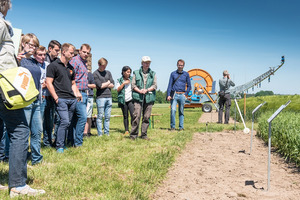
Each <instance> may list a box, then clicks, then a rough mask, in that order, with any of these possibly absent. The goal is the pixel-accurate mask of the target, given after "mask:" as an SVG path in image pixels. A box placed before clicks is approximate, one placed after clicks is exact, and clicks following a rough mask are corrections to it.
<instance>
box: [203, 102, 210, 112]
mask: <svg viewBox="0 0 300 200" xmlns="http://www.w3.org/2000/svg"><path fill="white" fill-rule="evenodd" d="M202 111H203V112H205V113H209V112H211V111H212V106H211V105H210V104H207V103H206V104H204V105H203V106H202Z"/></svg>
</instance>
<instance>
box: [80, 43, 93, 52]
mask: <svg viewBox="0 0 300 200" xmlns="http://www.w3.org/2000/svg"><path fill="white" fill-rule="evenodd" d="M83 47H85V48H87V50H90V51H91V50H92V48H91V46H90V45H89V44H83V45H81V47H80V50H82V48H83Z"/></svg>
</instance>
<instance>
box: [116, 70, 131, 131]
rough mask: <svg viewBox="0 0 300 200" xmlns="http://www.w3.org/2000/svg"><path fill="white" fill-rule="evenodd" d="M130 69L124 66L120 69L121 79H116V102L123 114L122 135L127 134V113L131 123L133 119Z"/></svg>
mask: <svg viewBox="0 0 300 200" xmlns="http://www.w3.org/2000/svg"><path fill="white" fill-rule="evenodd" d="M131 71H132V70H131V68H130V67H128V66H124V67H123V68H122V72H121V74H122V77H121V78H119V79H118V81H117V84H116V88H117V91H118V102H119V107H120V108H121V109H122V112H123V122H124V127H125V133H124V135H127V134H129V132H128V130H129V123H128V111H129V113H130V117H131V123H132V119H133V111H134V105H133V102H132V89H131V80H132V77H131V76H130V75H131Z"/></svg>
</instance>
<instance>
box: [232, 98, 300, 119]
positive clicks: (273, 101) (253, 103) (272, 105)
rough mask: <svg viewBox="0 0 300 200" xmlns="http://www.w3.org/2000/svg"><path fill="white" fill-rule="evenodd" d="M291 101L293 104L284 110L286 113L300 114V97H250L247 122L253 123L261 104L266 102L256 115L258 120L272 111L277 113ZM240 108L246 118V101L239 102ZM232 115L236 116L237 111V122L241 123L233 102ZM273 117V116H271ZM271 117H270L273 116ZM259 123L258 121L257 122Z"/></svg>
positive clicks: (240, 100)
mask: <svg viewBox="0 0 300 200" xmlns="http://www.w3.org/2000/svg"><path fill="white" fill-rule="evenodd" d="M289 100H291V103H290V104H289V105H288V106H287V107H286V108H285V109H284V110H285V111H293V112H299V113H300V106H299V105H300V95H273V96H263V97H250V98H247V99H246V116H245V118H244V120H245V121H252V111H253V110H254V109H255V108H256V107H257V106H258V105H259V104H261V103H263V102H266V104H265V105H263V106H262V107H261V108H260V109H259V110H258V111H257V112H256V113H255V119H257V118H258V117H259V116H260V115H261V114H262V113H265V112H267V111H270V112H271V113H272V112H273V113H274V112H275V111H276V110H277V109H278V108H279V107H280V106H281V105H283V104H285V103H286V102H287V101H289ZM238 104H239V108H240V110H241V113H242V115H243V116H244V99H239V100H238ZM231 105H232V106H231V109H230V115H231V116H232V117H234V116H235V110H236V112H237V121H240V116H239V114H238V111H237V109H236V108H235V102H234V100H232V102H231ZM271 115H272V114H271ZM271 115H270V116H271ZM255 121H257V120H255Z"/></svg>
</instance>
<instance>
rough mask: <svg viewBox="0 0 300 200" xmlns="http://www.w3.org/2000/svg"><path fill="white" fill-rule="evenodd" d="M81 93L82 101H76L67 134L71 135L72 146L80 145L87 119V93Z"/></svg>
mask: <svg viewBox="0 0 300 200" xmlns="http://www.w3.org/2000/svg"><path fill="white" fill-rule="evenodd" d="M81 95H82V101H78V102H77V103H76V108H75V114H74V115H73V118H72V122H71V126H70V128H69V135H72V136H73V139H74V146H82V143H83V131H84V127H85V123H86V119H87V115H86V105H87V94H86V93H85V92H81ZM68 142H69V141H68Z"/></svg>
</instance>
